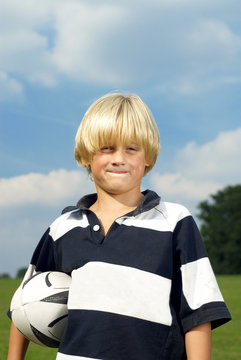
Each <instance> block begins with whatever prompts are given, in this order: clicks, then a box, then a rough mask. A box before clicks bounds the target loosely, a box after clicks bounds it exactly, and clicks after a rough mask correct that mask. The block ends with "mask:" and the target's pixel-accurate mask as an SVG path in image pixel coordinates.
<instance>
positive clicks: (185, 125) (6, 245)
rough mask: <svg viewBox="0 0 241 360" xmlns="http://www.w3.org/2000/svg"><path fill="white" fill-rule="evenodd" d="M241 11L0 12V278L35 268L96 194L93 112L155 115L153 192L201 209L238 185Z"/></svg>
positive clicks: (51, 8) (137, 7)
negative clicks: (129, 98)
mask: <svg viewBox="0 0 241 360" xmlns="http://www.w3.org/2000/svg"><path fill="white" fill-rule="evenodd" d="M240 20H241V3H240V1H239V0H237V1H235V0H230V1H228V2H227V1H224V0H218V1H217V0H213V1H211V2H210V1H206V0H203V1H200V0H196V1H192V0H139V1H137V0H131V1H126V0H124V1H122V2H121V3H120V2H118V3H116V2H113V1H109V0H106V1H102V0H99V1H95V0H93V1H87V0H86V1H81V0H58V1H57V0H51V1H49V0H48V1H47V0H42V1H41V3H40V2H36V1H33V0H22V1H21V2H19V1H17V0H8V1H7V2H6V1H4V0H0V54H1V55H0V246H1V252H0V254H1V255H0V256H1V261H0V273H2V272H8V273H10V274H11V275H13V276H14V275H15V273H16V270H17V269H18V268H20V267H22V266H27V264H28V262H29V260H30V257H31V254H32V251H33V249H34V247H35V246H36V244H37V242H38V240H39V239H40V237H41V235H42V233H43V232H44V231H45V230H46V228H47V227H48V226H49V224H50V223H51V222H52V221H53V220H54V218H55V217H57V216H58V215H59V213H60V211H61V209H62V208H63V207H65V206H66V205H69V204H74V203H75V202H76V201H77V200H78V199H79V197H81V196H82V195H83V194H85V193H86V192H91V191H94V187H93V184H92V183H91V182H90V181H89V180H88V178H87V176H86V174H85V172H84V171H83V170H82V169H80V168H78V166H77V165H76V163H75V161H74V158H73V148H74V137H75V132H76V130H77V127H78V125H79V122H80V120H81V118H82V116H83V114H84V113H85V111H86V110H87V108H88V106H89V105H90V104H91V103H92V102H93V101H94V100H95V99H97V98H98V97H100V96H102V95H104V94H105V93H108V92H112V91H121V92H125V93H137V94H138V95H139V96H140V97H141V98H142V99H143V100H144V101H145V102H146V103H147V105H148V106H149V108H150V109H151V111H152V113H153V115H154V117H155V119H156V121H157V124H158V128H159V131H160V135H161V143H162V153H161V154H160V156H159V159H158V161H157V164H156V166H155V168H154V169H153V170H152V172H151V173H150V174H149V175H148V176H147V177H146V178H144V181H143V188H147V187H148V188H152V189H154V190H156V191H157V192H158V193H159V194H160V195H161V196H162V198H163V199H164V200H167V201H175V202H181V203H182V204H184V205H186V206H187V207H188V208H189V209H190V210H191V212H192V213H193V214H194V215H195V214H196V213H197V208H196V207H197V204H198V203H199V202H200V201H202V200H204V199H207V198H208V196H209V195H210V194H212V193H215V192H216V191H217V190H218V189H221V188H223V187H224V186H227V185H233V184H237V183H240V175H241V168H240V154H241V146H240V144H241V121H240V119H241V25H240V24H241V21H240Z"/></svg>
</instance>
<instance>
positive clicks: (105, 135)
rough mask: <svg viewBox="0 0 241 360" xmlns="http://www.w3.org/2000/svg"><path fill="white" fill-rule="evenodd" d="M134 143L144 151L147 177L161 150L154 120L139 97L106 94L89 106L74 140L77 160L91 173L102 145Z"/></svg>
mask: <svg viewBox="0 0 241 360" xmlns="http://www.w3.org/2000/svg"><path fill="white" fill-rule="evenodd" d="M133 142H134V143H135V144H136V145H137V146H139V147H140V148H143V149H144V151H145V156H146V161H147V163H148V164H149V166H148V167H146V169H145V175H146V174H147V173H148V172H149V171H150V170H151V169H152V167H153V166H154V164H155V162H156V159H157V156H158V153H159V151H160V149H161V147H160V137H159V132H158V129H157V125H156V123H155V120H154V118H153V116H152V114H151V112H150V110H149V109H148V107H147V106H146V104H145V103H144V102H143V101H142V100H141V99H140V98H139V97H138V96H137V95H130V96H124V95H122V94H117V93H113V94H107V95H105V96H103V97H101V98H100V99H98V100H97V101H95V102H94V103H93V104H92V105H91V106H90V107H89V109H88V110H87V111H86V113H85V115H84V117H83V119H82V121H81V123H80V126H79V128H78V130H77V133H76V137H75V150H74V154H75V159H76V161H77V163H78V164H79V165H80V166H83V167H85V168H87V169H88V171H90V167H89V164H90V162H91V159H92V157H93V155H94V154H95V153H96V152H98V151H99V150H100V149H101V148H102V147H103V146H106V145H108V146H113V145H115V144H117V143H119V144H125V145H130V144H133Z"/></svg>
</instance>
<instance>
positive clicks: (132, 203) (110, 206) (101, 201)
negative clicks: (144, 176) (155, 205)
mask: <svg viewBox="0 0 241 360" xmlns="http://www.w3.org/2000/svg"><path fill="white" fill-rule="evenodd" d="M96 191H97V200H96V202H95V204H93V206H94V207H95V208H96V209H98V210H103V209H107V210H108V211H112V210H117V211H118V210H120V209H127V210H128V209H129V210H134V209H135V208H136V207H137V206H138V205H139V204H140V202H141V201H142V199H143V195H142V193H141V191H140V189H133V190H132V191H130V192H127V193H125V194H110V193H107V192H105V191H103V190H102V189H100V188H99V187H96Z"/></svg>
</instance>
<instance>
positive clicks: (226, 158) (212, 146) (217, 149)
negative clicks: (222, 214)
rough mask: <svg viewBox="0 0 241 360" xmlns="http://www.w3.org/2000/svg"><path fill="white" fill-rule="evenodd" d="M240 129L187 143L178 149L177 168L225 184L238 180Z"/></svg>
mask: <svg viewBox="0 0 241 360" xmlns="http://www.w3.org/2000/svg"><path fill="white" fill-rule="evenodd" d="M240 144H241V128H239V129H237V130H232V131H226V132H221V133H220V134H219V135H218V136H217V138H216V139H214V140H213V141H210V142H207V143H205V144H203V145H197V144H196V143H195V142H191V143H189V144H187V145H186V146H185V147H184V148H183V149H182V150H180V151H179V152H178V155H177V157H176V160H175V166H176V168H177V170H178V171H182V173H185V175H186V176H187V177H191V178H192V179H195V180H202V181H203V180H205V179H213V180H214V181H219V182H221V183H223V184H228V183H229V182H230V183H231V182H239V181H240V179H241V166H240V153H241V152H240Z"/></svg>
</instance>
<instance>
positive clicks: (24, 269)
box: [16, 267, 28, 278]
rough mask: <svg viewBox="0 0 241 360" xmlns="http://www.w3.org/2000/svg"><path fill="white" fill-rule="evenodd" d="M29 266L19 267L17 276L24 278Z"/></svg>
mask: <svg viewBox="0 0 241 360" xmlns="http://www.w3.org/2000/svg"><path fill="white" fill-rule="evenodd" d="M27 269H28V268H26V267H22V268H20V269H18V271H17V275H16V278H23V277H24V275H25V273H26V271H27Z"/></svg>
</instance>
